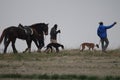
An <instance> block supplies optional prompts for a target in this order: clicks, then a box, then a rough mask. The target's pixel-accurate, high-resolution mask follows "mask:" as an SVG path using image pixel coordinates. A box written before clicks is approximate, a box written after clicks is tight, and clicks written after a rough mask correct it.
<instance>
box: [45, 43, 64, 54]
mask: <svg viewBox="0 0 120 80" xmlns="http://www.w3.org/2000/svg"><path fill="white" fill-rule="evenodd" d="M52 47H54V48H55V49H56V53H58V52H59V47H61V48H62V49H64V46H63V45H62V44H59V43H49V44H48V45H47V47H46V50H45V52H47V53H48V52H49V50H51V52H53V48H52Z"/></svg>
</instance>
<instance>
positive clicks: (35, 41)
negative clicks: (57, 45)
mask: <svg viewBox="0 0 120 80" xmlns="http://www.w3.org/2000/svg"><path fill="white" fill-rule="evenodd" d="M33 41H34V43H35V45H36V46H37V48H38V51H37V52H41V50H40V49H39V45H38V43H37V40H36V39H33Z"/></svg>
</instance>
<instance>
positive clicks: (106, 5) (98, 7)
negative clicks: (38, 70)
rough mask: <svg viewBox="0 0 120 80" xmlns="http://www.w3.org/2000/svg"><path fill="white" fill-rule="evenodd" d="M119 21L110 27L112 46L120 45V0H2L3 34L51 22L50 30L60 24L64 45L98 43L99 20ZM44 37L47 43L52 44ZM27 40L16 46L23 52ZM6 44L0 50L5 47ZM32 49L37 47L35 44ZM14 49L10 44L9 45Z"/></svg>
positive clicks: (0, 11) (70, 46)
mask: <svg viewBox="0 0 120 80" xmlns="http://www.w3.org/2000/svg"><path fill="white" fill-rule="evenodd" d="M100 21H103V22H104V24H105V25H111V24H112V23H113V22H114V21H116V22H117V25H115V26H114V27H113V28H112V29H109V30H108V39H109V41H110V45H109V49H115V48H118V47H120V37H119V34H120V0H0V35H1V33H2V31H3V30H4V29H5V28H7V27H9V26H17V25H18V24H19V23H21V24H23V25H32V24H34V23H41V22H45V23H49V30H50V29H51V27H53V26H54V24H58V29H61V34H59V35H58V42H60V43H62V44H64V45H65V48H67V49H68V48H70V49H71V48H79V45H80V44H81V43H82V42H93V43H99V37H98V36H97V33H96V31H97V28H98V25H99V24H98V23H99V22H100ZM49 41H50V40H49V36H46V37H45V45H47V44H48V43H49ZM26 47H27V46H26V42H25V41H23V40H18V39H17V42H16V48H17V49H18V50H19V51H22V50H24V49H25V48H26ZM3 48H4V47H3V43H2V44H1V45H0V50H1V49H3ZM32 49H36V46H35V45H34V43H32ZM9 50H12V49H11V45H10V46H9Z"/></svg>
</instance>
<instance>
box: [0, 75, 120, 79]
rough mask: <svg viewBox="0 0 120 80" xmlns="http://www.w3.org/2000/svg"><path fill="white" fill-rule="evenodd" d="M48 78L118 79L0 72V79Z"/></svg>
mask: <svg viewBox="0 0 120 80" xmlns="http://www.w3.org/2000/svg"><path fill="white" fill-rule="evenodd" d="M3 78H9V79H49V80H61V79H62V80H66V79H67V80H73V79H74V80H120V77H118V76H105V77H97V76H86V75H74V74H73V75H57V74H53V75H48V74H33V75H22V74H1V75H0V79H3Z"/></svg>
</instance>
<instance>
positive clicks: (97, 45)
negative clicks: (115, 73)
mask: <svg viewBox="0 0 120 80" xmlns="http://www.w3.org/2000/svg"><path fill="white" fill-rule="evenodd" d="M95 46H96V47H97V48H99V46H100V40H99V43H98V44H96V45H95Z"/></svg>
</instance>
